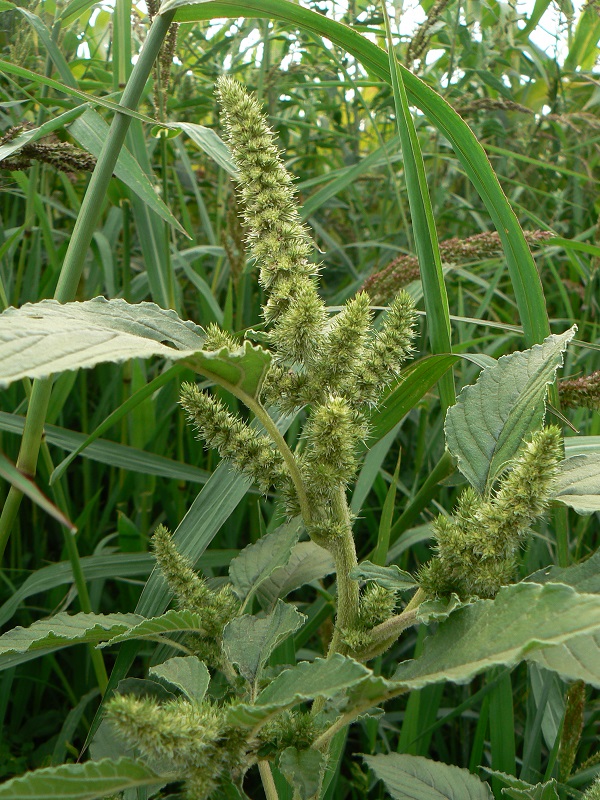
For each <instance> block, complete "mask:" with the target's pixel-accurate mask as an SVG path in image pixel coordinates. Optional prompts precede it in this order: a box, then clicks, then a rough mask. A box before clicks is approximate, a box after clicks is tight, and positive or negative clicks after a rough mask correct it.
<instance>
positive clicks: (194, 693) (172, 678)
mask: <svg viewBox="0 0 600 800" xmlns="http://www.w3.org/2000/svg"><path fill="white" fill-rule="evenodd" d="M150 675H151V676H156V677H157V678H161V679H162V680H163V681H166V682H167V683H170V684H171V685H172V686H176V687H177V688H178V689H180V690H181V691H182V692H183V693H184V694H185V695H186V696H187V697H188V698H189V699H190V700H195V701H196V702H198V703H199V702H201V701H202V700H203V698H204V695H205V694H206V690H207V689H208V684H209V683H210V673H209V671H208V668H207V666H206V664H205V663H204V662H203V661H200V659H199V658H198V657H197V656H175V658H170V659H169V660H168V661H164V662H163V663H162V664H158V666H156V667H151V668H150Z"/></svg>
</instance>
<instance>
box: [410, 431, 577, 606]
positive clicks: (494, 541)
mask: <svg viewBox="0 0 600 800" xmlns="http://www.w3.org/2000/svg"><path fill="white" fill-rule="evenodd" d="M561 442H562V438H561V433H560V429H559V428H557V427H556V426H551V427H548V428H544V429H543V430H541V431H538V432H537V433H535V434H534V435H533V436H532V438H531V440H530V441H529V442H527V443H526V444H525V446H524V447H523V448H522V450H521V452H520V454H519V455H518V456H517V457H516V458H515V459H514V460H513V462H512V464H511V468H510V470H509V471H508V472H507V473H506V474H505V475H504V476H503V477H502V478H501V480H500V485H499V487H498V490H497V492H496V493H495V495H494V496H492V497H491V498H489V499H487V498H483V497H480V496H479V495H478V494H477V493H476V492H475V491H474V490H473V489H472V488H469V489H466V490H465V491H464V492H463V493H462V495H461V497H460V498H459V501H458V505H457V508H456V511H455V514H454V516H453V517H452V518H448V517H444V516H440V517H438V518H437V520H436V521H435V523H434V531H435V534H434V535H435V541H436V544H435V549H436V556H435V557H434V558H433V559H432V560H431V561H430V562H429V564H427V566H426V567H425V568H424V569H423V570H422V571H421V575H420V583H421V588H422V589H423V590H424V591H425V593H426V595H427V596H429V597H439V596H442V597H443V596H449V595H450V594H451V593H453V592H455V593H456V594H457V595H459V597H462V598H464V599H466V598H468V597H470V596H472V595H476V596H478V597H494V596H495V595H496V593H497V592H498V590H499V588H500V587H501V586H503V585H505V584H506V583H510V581H511V580H513V579H514V573H515V569H516V555H517V552H518V550H519V548H520V547H521V545H522V544H523V542H524V540H525V538H526V536H527V534H528V533H529V531H530V528H531V525H532V524H533V523H534V522H535V521H536V520H537V519H538V518H539V517H540V516H541V515H542V514H543V513H544V511H545V510H546V508H547V506H548V502H549V499H550V497H551V492H552V484H553V481H554V478H555V477H556V474H557V468H558V463H559V461H560V459H561V457H562V443H561Z"/></svg>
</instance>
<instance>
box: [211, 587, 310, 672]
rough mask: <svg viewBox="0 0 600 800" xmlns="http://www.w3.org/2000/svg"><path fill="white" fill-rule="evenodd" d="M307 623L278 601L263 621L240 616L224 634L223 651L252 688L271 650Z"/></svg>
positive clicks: (232, 621)
mask: <svg viewBox="0 0 600 800" xmlns="http://www.w3.org/2000/svg"><path fill="white" fill-rule="evenodd" d="M305 620H306V617H305V616H304V614H301V613H300V612H299V611H298V610H297V609H296V608H295V607H294V606H292V605H288V604H287V603H284V602H283V601H281V600H279V601H278V603H277V605H276V606H275V608H274V609H273V611H272V612H271V613H270V614H268V615H266V616H264V617H255V616H251V615H250V614H243V615H242V616H241V617H236V618H235V619H232V620H231V622H228V623H227V625H226V626H225V629H224V630H223V649H224V650H225V653H226V655H227V658H228V659H229V661H230V662H231V663H232V664H235V665H237V667H238V669H239V672H240V675H242V676H243V677H244V678H246V680H247V681H248V682H249V683H251V684H254V682H255V681H256V680H258V679H259V678H260V674H261V672H262V668H263V666H264V665H265V663H266V661H267V659H268V658H269V656H270V655H271V653H272V652H273V650H274V649H275V648H276V647H277V646H278V645H279V644H281V642H283V640H284V639H287V637H288V636H289V635H290V634H292V633H294V632H295V631H297V630H298V628H299V627H300V626H301V625H302V623H303V622H304V621H305Z"/></svg>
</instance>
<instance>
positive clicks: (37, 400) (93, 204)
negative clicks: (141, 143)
mask: <svg viewBox="0 0 600 800" xmlns="http://www.w3.org/2000/svg"><path fill="white" fill-rule="evenodd" d="M174 14H175V12H174V11H173V12H167V13H166V14H164V15H160V16H157V17H155V18H154V22H153V23H152V27H151V28H150V31H149V33H148V38H147V39H146V42H145V44H144V47H143V49H142V52H141V53H140V57H139V59H138V62H137V64H136V65H135V67H134V69H133V72H132V73H131V78H130V79H129V81H128V83H127V86H126V87H125V91H124V92H123V97H122V99H121V105H122V106H123V107H124V108H127V109H131V110H135V108H136V107H137V104H138V102H139V100H140V97H141V95H142V92H143V91H144V87H145V86H146V81H147V80H148V77H149V75H150V72H151V71H152V66H153V64H154V61H155V60H156V56H157V55H158V52H159V50H160V46H161V44H162V42H163V39H164V38H165V35H166V33H167V31H168V29H169V25H170V24H171V21H172V19H173V16H174ZM130 122H131V117H130V116H128V115H127V114H120V113H117V114H115V117H114V119H113V121H112V125H111V127H110V130H109V133H108V136H107V137H106V141H105V143H104V146H103V148H102V152H101V153H100V156H99V158H98V161H97V163H96V167H95V169H94V172H93V174H92V177H91V179H90V183H89V186H88V188H87V191H86V193H85V197H84V198H83V203H82V204H81V211H80V212H79V216H78V217H77V221H76V223H75V227H74V229H73V235H72V236H71V240H70V242H69V247H68V249H67V252H66V255H65V260H64V262H63V266H62V269H61V273H60V277H59V279H58V285H57V287H56V292H55V294H54V298H55V299H56V300H58V301H59V302H60V303H68V302H70V301H72V300H73V299H74V298H75V296H76V293H77V287H78V285H79V280H80V278H81V273H82V270H83V265H84V263H85V258H86V255H87V252H88V248H89V246H90V242H91V240H92V236H93V235H94V230H95V228H96V225H97V222H98V218H99V216H100V212H101V209H102V203H103V200H104V197H105V195H106V190H107V188H108V184H109V183H110V179H111V177H112V174H113V170H114V168H115V164H116V163H117V158H118V156H119V152H120V150H121V147H122V146H123V142H124V141H125V135H126V134H127V129H128V128H129V124H130ZM51 392H52V379H51V378H48V379H46V380H43V381H35V383H34V384H33V390H32V393H31V400H30V403H29V408H28V410H27V419H26V421H25V429H24V431H23V439H22V441H21V448H20V451H19V458H18V460H17V467H18V468H19V469H21V470H22V471H23V472H24V473H25V474H27V475H32V476H33V475H35V469H36V465H37V459H38V454H39V449H40V443H41V440H42V434H43V428H44V421H45V419H46V412H47V410H48V403H49V401H50V394H51ZM22 497H23V495H22V493H21V492H19V491H17V490H16V489H14V488H13V487H11V489H10V491H9V494H8V497H7V500H6V503H5V505H4V509H3V511H2V516H1V517H0V559H1V558H2V555H3V553H4V549H5V547H6V542H7V541H8V537H9V535H10V531H11V528H12V526H13V524H14V521H15V519H16V516H17V514H18V511H19V507H20V505H21V499H22Z"/></svg>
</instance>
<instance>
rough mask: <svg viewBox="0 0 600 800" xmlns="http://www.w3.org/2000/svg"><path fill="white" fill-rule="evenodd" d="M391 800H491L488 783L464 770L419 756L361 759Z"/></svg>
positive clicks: (377, 756) (379, 756)
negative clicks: (383, 786) (379, 781)
mask: <svg viewBox="0 0 600 800" xmlns="http://www.w3.org/2000/svg"><path fill="white" fill-rule="evenodd" d="M363 758H364V760H365V761H366V763H367V764H368V766H369V768H370V769H372V770H373V772H374V773H375V775H376V776H377V778H379V780H381V781H383V782H384V784H385V788H386V789H387V790H388V792H389V793H390V795H391V796H392V797H393V798H394V800H415V798H419V800H493V795H492V792H491V791H490V787H489V786H488V785H487V783H483V781H480V780H479V778H477V777H476V776H475V775H471V773H470V772H469V771H468V770H466V769H460V768H459V767H453V766H450V765H448V764H442V763H440V762H438V761H431V760H430V759H428V758H423V757H422V756H409V755H401V754H400V753H390V754H389V755H376V756H363Z"/></svg>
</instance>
